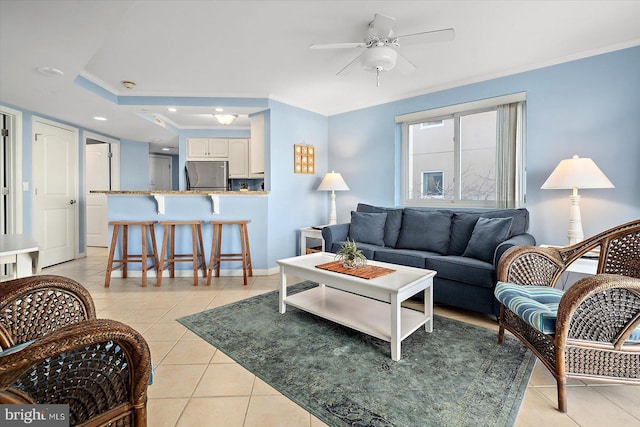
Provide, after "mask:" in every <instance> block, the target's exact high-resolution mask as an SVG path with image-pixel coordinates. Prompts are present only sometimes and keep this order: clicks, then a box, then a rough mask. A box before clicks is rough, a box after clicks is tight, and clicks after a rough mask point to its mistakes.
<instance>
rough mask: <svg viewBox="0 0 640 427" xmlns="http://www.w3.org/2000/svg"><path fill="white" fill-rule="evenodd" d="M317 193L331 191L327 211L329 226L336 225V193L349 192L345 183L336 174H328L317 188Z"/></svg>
mask: <svg viewBox="0 0 640 427" xmlns="http://www.w3.org/2000/svg"><path fill="white" fill-rule="evenodd" d="M318 191H331V209H330V211H329V225H334V224H337V222H338V216H337V215H336V191H349V187H348V186H347V183H346V182H344V179H343V178H342V175H340V174H339V173H337V172H334V171H331V172H328V173H327V174H326V175H325V176H324V178H322V182H321V183H320V185H319V186H318Z"/></svg>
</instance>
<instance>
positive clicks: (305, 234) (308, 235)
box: [300, 227, 324, 255]
mask: <svg viewBox="0 0 640 427" xmlns="http://www.w3.org/2000/svg"><path fill="white" fill-rule="evenodd" d="M307 239H315V240H320V241H321V246H320V249H317V247H309V246H307ZM313 252H324V240H323V239H322V229H320V228H314V227H305V228H301V229H300V255H306V254H310V253H313Z"/></svg>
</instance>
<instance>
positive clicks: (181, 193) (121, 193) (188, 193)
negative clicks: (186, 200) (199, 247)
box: [90, 190, 269, 196]
mask: <svg viewBox="0 0 640 427" xmlns="http://www.w3.org/2000/svg"><path fill="white" fill-rule="evenodd" d="M90 193H94V194H107V195H112V196H151V195H163V196H200V195H201V196H208V195H210V194H215V195H219V196H266V195H268V194H269V192H268V191H204V190H189V191H150V190H115V191H111V190H91V191H90Z"/></svg>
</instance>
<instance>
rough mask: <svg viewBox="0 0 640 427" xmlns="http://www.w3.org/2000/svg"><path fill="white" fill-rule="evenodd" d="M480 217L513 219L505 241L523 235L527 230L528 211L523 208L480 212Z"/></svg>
mask: <svg viewBox="0 0 640 427" xmlns="http://www.w3.org/2000/svg"><path fill="white" fill-rule="evenodd" d="M480 216H481V217H483V218H513V222H512V223H511V230H509V235H508V236H507V239H508V238H510V237H513V236H517V235H518V234H524V233H526V232H527V230H528V229H529V211H528V210H526V209H524V208H520V209H499V210H496V211H488V212H480Z"/></svg>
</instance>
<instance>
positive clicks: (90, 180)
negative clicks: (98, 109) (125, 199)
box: [85, 142, 111, 247]
mask: <svg viewBox="0 0 640 427" xmlns="http://www.w3.org/2000/svg"><path fill="white" fill-rule="evenodd" d="M110 147H111V145H110V144H108V143H106V142H102V143H99V144H87V146H86V148H85V157H86V162H85V168H86V171H87V174H86V181H85V189H86V192H87V193H86V201H87V216H86V218H87V246H101V247H107V246H108V245H109V223H108V220H107V195H106V194H97V193H90V191H92V190H110V189H111V187H110V183H111V176H110V160H111V159H110V154H111V153H110V151H111V150H110Z"/></svg>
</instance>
